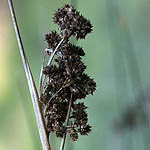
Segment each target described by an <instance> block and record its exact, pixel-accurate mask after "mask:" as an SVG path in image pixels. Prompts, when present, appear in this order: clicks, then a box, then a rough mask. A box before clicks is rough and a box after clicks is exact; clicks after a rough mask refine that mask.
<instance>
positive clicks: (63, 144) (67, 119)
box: [60, 93, 72, 150]
mask: <svg viewBox="0 0 150 150" xmlns="http://www.w3.org/2000/svg"><path fill="white" fill-rule="evenodd" d="M71 105H72V93H71V97H70V101H69V108H68V112H67V117H66V127H67V126H68V123H69V117H70V112H71ZM66 135H67V132H65V133H64V136H63V139H62V141H61V146H60V150H64V146H65V141H66Z"/></svg>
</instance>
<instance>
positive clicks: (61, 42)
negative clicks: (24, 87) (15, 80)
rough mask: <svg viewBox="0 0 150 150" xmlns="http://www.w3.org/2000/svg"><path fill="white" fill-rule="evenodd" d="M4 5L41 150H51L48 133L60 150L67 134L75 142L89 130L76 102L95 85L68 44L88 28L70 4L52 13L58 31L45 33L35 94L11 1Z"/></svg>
mask: <svg viewBox="0 0 150 150" xmlns="http://www.w3.org/2000/svg"><path fill="white" fill-rule="evenodd" d="M8 3H9V7H10V12H11V15H12V19H13V24H14V28H15V31H16V37H17V40H18V45H19V50H20V53H21V57H22V61H23V64H24V69H25V72H26V77H27V81H28V85H29V89H30V93H31V97H32V102H33V107H34V111H35V115H36V120H37V124H38V129H39V133H40V138H41V143H42V147H43V150H50V149H51V148H50V143H49V141H48V136H49V134H50V133H51V132H54V133H55V134H56V136H57V137H59V138H62V143H61V147H60V150H63V149H64V145H65V139H66V134H67V133H68V134H69V136H70V138H71V139H72V140H73V141H76V140H77V139H78V135H79V134H80V135H88V133H89V132H90V131H91V126H90V125H89V124H88V115H87V112H86V109H87V106H85V104H84V102H81V100H80V99H84V98H85V97H86V96H87V95H89V94H93V92H94V91H95V88H96V83H95V82H94V80H93V79H92V78H90V77H89V76H88V75H87V74H86V73H85V69H86V65H85V64H84V63H83V62H82V57H83V56H85V52H84V51H83V49H82V48H81V47H79V46H76V45H74V44H72V43H71V42H70V38H71V36H75V38H76V39H77V40H79V39H84V38H85V37H86V35H87V34H88V33H90V32H91V31H92V25H91V23H90V21H89V20H87V19H86V18H84V17H83V16H82V15H81V14H80V13H79V12H78V11H76V9H75V8H74V7H73V6H72V5H69V4H65V5H64V6H62V7H61V8H59V9H58V10H56V11H55V13H54V15H53V21H54V23H55V24H57V25H58V26H59V28H58V31H59V32H57V31H56V30H52V31H50V32H49V33H46V34H45V41H46V42H47V47H46V49H45V50H44V52H45V54H47V55H48V57H49V60H48V63H47V65H45V56H44V60H43V66H42V68H41V74H40V82H39V93H37V88H36V86H35V83H34V80H33V77H32V73H31V70H30V67H29V64H28V61H27V58H26V56H25V52H24V49H23V44H22V40H21V36H20V33H19V28H18V25H17V20H16V16H15V12H14V8H13V4H12V0H8ZM38 95H39V96H38Z"/></svg>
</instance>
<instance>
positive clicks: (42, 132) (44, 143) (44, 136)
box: [8, 0, 50, 150]
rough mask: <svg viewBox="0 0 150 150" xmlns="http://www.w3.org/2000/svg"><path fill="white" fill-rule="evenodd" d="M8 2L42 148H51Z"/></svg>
mask: <svg viewBox="0 0 150 150" xmlns="http://www.w3.org/2000/svg"><path fill="white" fill-rule="evenodd" d="M8 4H9V9H10V13H11V17H12V21H13V25H14V29H15V33H16V38H17V41H18V46H19V51H20V54H21V58H22V62H23V66H24V70H25V73H26V78H27V82H28V86H29V90H30V94H31V98H32V103H33V108H34V112H35V116H36V121H37V125H38V130H39V134H40V139H41V143H42V148H43V150H50V144H49V142H48V137H47V133H46V129H45V124H44V120H43V115H42V112H41V109H40V104H39V97H38V93H37V89H36V86H35V82H34V79H33V76H32V73H31V70H30V67H29V64H28V61H27V58H26V55H25V51H24V48H23V43H22V40H21V35H20V32H19V27H18V24H17V19H16V15H15V11H14V6H13V2H12V0H8Z"/></svg>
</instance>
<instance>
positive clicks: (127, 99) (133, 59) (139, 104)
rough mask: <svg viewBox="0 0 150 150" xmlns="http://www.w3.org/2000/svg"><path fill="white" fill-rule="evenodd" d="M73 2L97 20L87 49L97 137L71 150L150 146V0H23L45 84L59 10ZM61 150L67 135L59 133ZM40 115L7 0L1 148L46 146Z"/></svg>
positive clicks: (1, 34)
mask: <svg viewBox="0 0 150 150" xmlns="http://www.w3.org/2000/svg"><path fill="white" fill-rule="evenodd" d="M65 3H72V4H73V5H74V6H75V7H76V8H77V9H78V10H79V11H80V12H81V13H82V14H83V16H85V17H86V18H88V19H90V20H91V22H92V24H93V26H94V27H93V32H92V34H89V35H88V36H87V38H86V39H85V40H80V41H78V42H76V41H75V43H76V44H77V45H80V46H82V47H83V49H84V50H85V52H86V57H85V58H83V61H84V62H85V63H86V64H87V70H86V72H87V73H88V74H89V75H90V76H91V77H93V78H94V79H95V81H96V82H97V90H96V92H95V93H94V95H93V96H88V97H87V98H86V99H85V103H86V104H87V105H88V107H89V109H88V115H89V123H90V124H91V125H92V127H93V129H92V132H91V133H90V134H89V136H80V137H79V139H78V141H77V142H71V141H70V140H69V138H68V139H67V142H66V150H149V149H150V126H149V118H150V94H149V91H150V78H149V77H150V66H149V62H150V60H149V59H150V17H149V14H150V1H149V0H132V1H131V0H126V1H124V0H86V1H85V0H72V1H69V0H53V1H52V0H45V1H42V0H39V1H37V0H32V1H28V0H21V1H20V0H15V1H14V5H15V10H16V14H17V20H18V24H19V28H20V32H21V36H22V40H23V44H24V48H25V51H26V55H27V58H28V60H29V63H30V66H31V69H32V72H33V76H34V78H35V81H36V83H37V86H38V79H39V73H40V67H41V62H42V57H43V53H42V51H43V50H44V49H45V47H46V43H45V41H44V40H43V39H44V34H45V33H46V32H49V31H50V30H52V29H57V26H56V25H54V24H53V22H52V19H51V17H52V14H53V13H54V10H56V9H57V8H59V7H61V6H62V5H63V4H65ZM50 141H51V143H52V146H53V150H58V149H59V146H60V139H56V137H55V136H54V135H51V137H50ZM40 149H41V144H40V138H39V135H38V130H37V125H36V120H35V116H34V112H33V108H32V102H31V98H30V95H29V90H28V86H27V83H26V77H25V73H24V70H23V65H22V61H21V57H20V54H19V51H18V46H17V41H16V37H15V33H14V29H13V25H12V20H11V17H10V13H9V9H8V4H7V1H6V0H0V150H40Z"/></svg>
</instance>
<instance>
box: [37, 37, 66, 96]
mask: <svg viewBox="0 0 150 150" xmlns="http://www.w3.org/2000/svg"><path fill="white" fill-rule="evenodd" d="M63 41H64V38H62V39H61V41H60V42H59V43H58V45H57V46H56V48H55V50H54V51H53V53H52V54H51V56H50V58H49V60H48V63H47V66H48V65H50V64H51V63H52V60H53V58H54V56H55V53H56V52H57V50H58V48H59V46H60V45H61V44H62V42H63ZM45 80H46V76H44V79H43V69H41V72H40V81H39V83H40V87H39V89H40V95H41V94H42V92H43V85H44V83H45Z"/></svg>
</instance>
